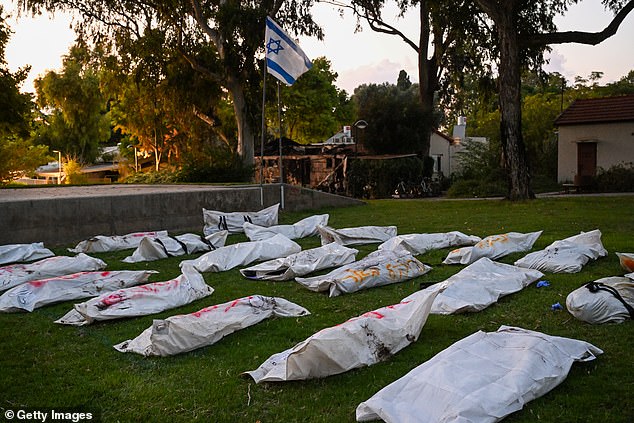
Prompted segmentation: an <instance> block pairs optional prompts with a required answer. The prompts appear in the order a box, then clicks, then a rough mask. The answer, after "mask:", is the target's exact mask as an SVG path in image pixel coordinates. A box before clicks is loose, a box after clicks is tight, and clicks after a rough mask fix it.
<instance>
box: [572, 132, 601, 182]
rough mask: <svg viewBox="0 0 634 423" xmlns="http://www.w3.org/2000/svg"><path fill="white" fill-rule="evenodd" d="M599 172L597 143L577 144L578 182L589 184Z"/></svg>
mask: <svg viewBox="0 0 634 423" xmlns="http://www.w3.org/2000/svg"><path fill="white" fill-rule="evenodd" d="M596 174H597V143H596V142H581V143H578V144H577V178H578V181H577V183H578V184H579V185H587V184H588V183H589V182H590V181H591V180H592V178H593V177H595V176H596Z"/></svg>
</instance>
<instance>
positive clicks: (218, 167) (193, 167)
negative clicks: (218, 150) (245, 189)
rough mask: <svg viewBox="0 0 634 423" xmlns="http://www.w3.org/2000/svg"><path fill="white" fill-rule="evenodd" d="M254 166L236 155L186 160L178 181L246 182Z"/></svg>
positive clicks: (249, 178) (250, 176)
mask: <svg viewBox="0 0 634 423" xmlns="http://www.w3.org/2000/svg"><path fill="white" fill-rule="evenodd" d="M253 172H254V167H253V166H245V165H244V164H243V163H242V161H241V160H240V158H239V157H238V156H234V157H230V158H228V159H225V160H220V161H219V160H216V161H215V162H203V161H200V160H193V159H190V160H186V161H185V163H183V166H182V168H181V170H180V172H179V173H178V177H177V179H178V181H180V182H248V181H250V180H251V178H252V177H253Z"/></svg>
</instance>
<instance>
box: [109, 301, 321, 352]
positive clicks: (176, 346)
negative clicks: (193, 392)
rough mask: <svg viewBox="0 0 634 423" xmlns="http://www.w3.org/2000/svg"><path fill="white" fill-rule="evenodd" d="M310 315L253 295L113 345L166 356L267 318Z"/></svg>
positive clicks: (160, 322)
mask: <svg viewBox="0 0 634 423" xmlns="http://www.w3.org/2000/svg"><path fill="white" fill-rule="evenodd" d="M309 314H310V313H309V312H308V310H306V309H305V308H304V307H300V306H298V305H297V304H295V303H292V302H290V301H287V300H285V299H284V298H277V297H265V296H262V295H252V296H249V297H244V298H239V299H237V300H234V301H229V302H226V303H223V304H216V305H213V306H210V307H205V308H203V309H202V310H199V311H197V312H194V313H190V314H181V315H178V316H171V317H168V318H167V319H164V320H154V322H153V323H152V326H150V327H149V328H147V329H146V330H144V331H143V332H142V333H141V334H140V335H139V336H137V337H136V338H134V339H130V340H128V341H125V342H122V343H120V344H117V345H115V346H114V348H115V349H116V350H117V351H121V352H134V353H137V354H141V355H144V356H154V355H158V356H168V355H175V354H180V353H183V352H187V351H192V350H195V349H197V348H202V347H205V346H208V345H212V344H215V343H216V342H218V341H220V340H221V339H222V338H224V337H225V336H227V335H229V334H231V333H233V332H236V331H238V330H240V329H244V328H247V327H249V326H253V325H255V324H256V323H260V322H261V321H263V320H265V319H268V318H270V317H274V316H277V317H301V316H307V315H309Z"/></svg>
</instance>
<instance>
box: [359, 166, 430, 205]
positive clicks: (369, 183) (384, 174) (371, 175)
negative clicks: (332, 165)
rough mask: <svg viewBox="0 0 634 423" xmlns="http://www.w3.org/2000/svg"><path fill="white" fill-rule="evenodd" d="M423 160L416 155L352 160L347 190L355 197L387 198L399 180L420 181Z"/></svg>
mask: <svg viewBox="0 0 634 423" xmlns="http://www.w3.org/2000/svg"><path fill="white" fill-rule="evenodd" d="M422 175H423V162H422V160H420V159H418V158H417V157H407V158H400V159H383V160H372V159H367V160H361V159H356V160H352V161H351V163H350V167H349V170H348V192H349V193H350V195H352V196H353V197H357V198H387V197H390V196H391V195H392V193H393V192H394V188H395V187H396V185H397V184H398V183H399V182H400V181H405V182H420V180H421V178H422Z"/></svg>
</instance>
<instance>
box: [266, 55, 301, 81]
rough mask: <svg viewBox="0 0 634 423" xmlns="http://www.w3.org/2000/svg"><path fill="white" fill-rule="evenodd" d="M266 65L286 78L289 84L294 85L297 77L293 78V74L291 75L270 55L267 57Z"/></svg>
mask: <svg viewBox="0 0 634 423" xmlns="http://www.w3.org/2000/svg"><path fill="white" fill-rule="evenodd" d="M266 66H268V68H269V69H270V70H271V71H275V73H277V74H278V75H279V76H281V77H282V78H284V80H285V81H286V83H287V84H288V85H293V84H294V83H295V78H293V76H292V75H290V74H289V73H288V72H286V71H285V70H284V69H283V68H282V67H281V66H280V65H278V64H277V63H275V62H274V61H273V60H271V59H269V58H268V57H267V58H266Z"/></svg>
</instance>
